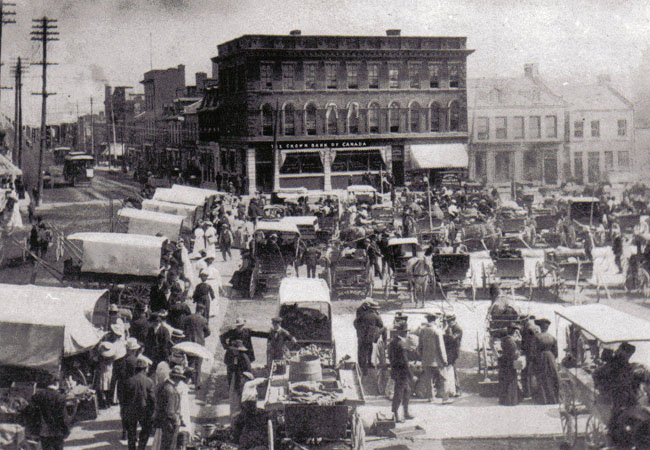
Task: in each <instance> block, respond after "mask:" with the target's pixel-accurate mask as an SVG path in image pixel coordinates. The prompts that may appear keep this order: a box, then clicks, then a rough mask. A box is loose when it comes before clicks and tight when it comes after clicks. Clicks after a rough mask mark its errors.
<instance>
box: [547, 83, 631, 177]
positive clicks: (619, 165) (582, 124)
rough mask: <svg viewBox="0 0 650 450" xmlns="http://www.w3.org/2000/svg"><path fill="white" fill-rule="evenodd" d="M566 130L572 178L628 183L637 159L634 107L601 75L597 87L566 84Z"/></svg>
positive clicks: (564, 86) (561, 91)
mask: <svg viewBox="0 0 650 450" xmlns="http://www.w3.org/2000/svg"><path fill="white" fill-rule="evenodd" d="M559 92H560V93H561V94H562V97H563V98H564V100H565V101H566V103H567V112H566V127H567V131H568V132H567V142H568V147H569V152H570V161H571V175H572V177H573V179H574V180H575V181H576V182H578V183H598V182H601V181H608V180H609V181H619V180H620V181H626V178H627V181H629V178H628V177H627V175H628V174H629V173H630V172H631V168H632V167H635V165H636V164H637V162H638V163H639V164H641V163H642V162H641V161H639V160H638V158H637V157H636V155H635V151H634V150H635V143H634V140H635V139H634V131H635V129H634V107H633V104H632V103H631V102H630V101H629V100H627V99H626V98H625V97H624V96H623V95H622V94H621V93H620V92H618V91H617V90H616V89H614V88H613V87H612V86H611V85H610V81H609V78H608V77H606V76H601V77H600V78H599V82H598V83H597V84H565V85H563V86H562V87H560V88H559Z"/></svg>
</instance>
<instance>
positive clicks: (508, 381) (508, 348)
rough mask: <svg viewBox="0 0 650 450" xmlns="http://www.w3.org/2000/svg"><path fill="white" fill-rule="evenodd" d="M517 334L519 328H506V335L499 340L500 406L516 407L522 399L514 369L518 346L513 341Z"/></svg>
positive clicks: (517, 356) (513, 326)
mask: <svg viewBox="0 0 650 450" xmlns="http://www.w3.org/2000/svg"><path fill="white" fill-rule="evenodd" d="M518 333H519V326H518V325H512V326H510V328H508V335H507V336H506V337H504V338H503V339H501V356H500V357H499V403H500V404H501V405H508V406H514V405H518V404H519V403H520V402H521V400H522V398H523V395H522V392H521V389H520V387H519V377H518V374H517V369H516V368H515V361H516V360H517V358H519V355H520V353H519V346H518V345H517V341H516V340H515V336H516V335H517V334H518Z"/></svg>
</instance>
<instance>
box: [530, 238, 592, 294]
mask: <svg viewBox="0 0 650 450" xmlns="http://www.w3.org/2000/svg"><path fill="white" fill-rule="evenodd" d="M593 269H594V263H593V261H592V260H591V259H589V257H588V256H587V254H586V253H585V251H584V250H583V249H570V248H566V247H559V248H555V249H547V250H544V259H543V261H538V262H537V263H536V265H535V276H536V278H537V285H538V286H539V287H542V288H543V287H553V288H555V289H556V290H557V289H559V287H560V286H563V285H572V286H576V285H580V284H584V283H587V282H588V281H589V280H590V279H591V277H592V275H593Z"/></svg>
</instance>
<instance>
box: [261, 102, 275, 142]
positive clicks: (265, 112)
mask: <svg viewBox="0 0 650 450" xmlns="http://www.w3.org/2000/svg"><path fill="white" fill-rule="evenodd" d="M262 135H264V136H273V108H272V107H271V105H269V104H268V103H266V104H265V105H263V106H262Z"/></svg>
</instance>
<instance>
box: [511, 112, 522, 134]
mask: <svg viewBox="0 0 650 450" xmlns="http://www.w3.org/2000/svg"><path fill="white" fill-rule="evenodd" d="M512 134H513V137H514V138H515V139H523V138H524V118H523V117H521V116H515V117H513V118H512Z"/></svg>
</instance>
